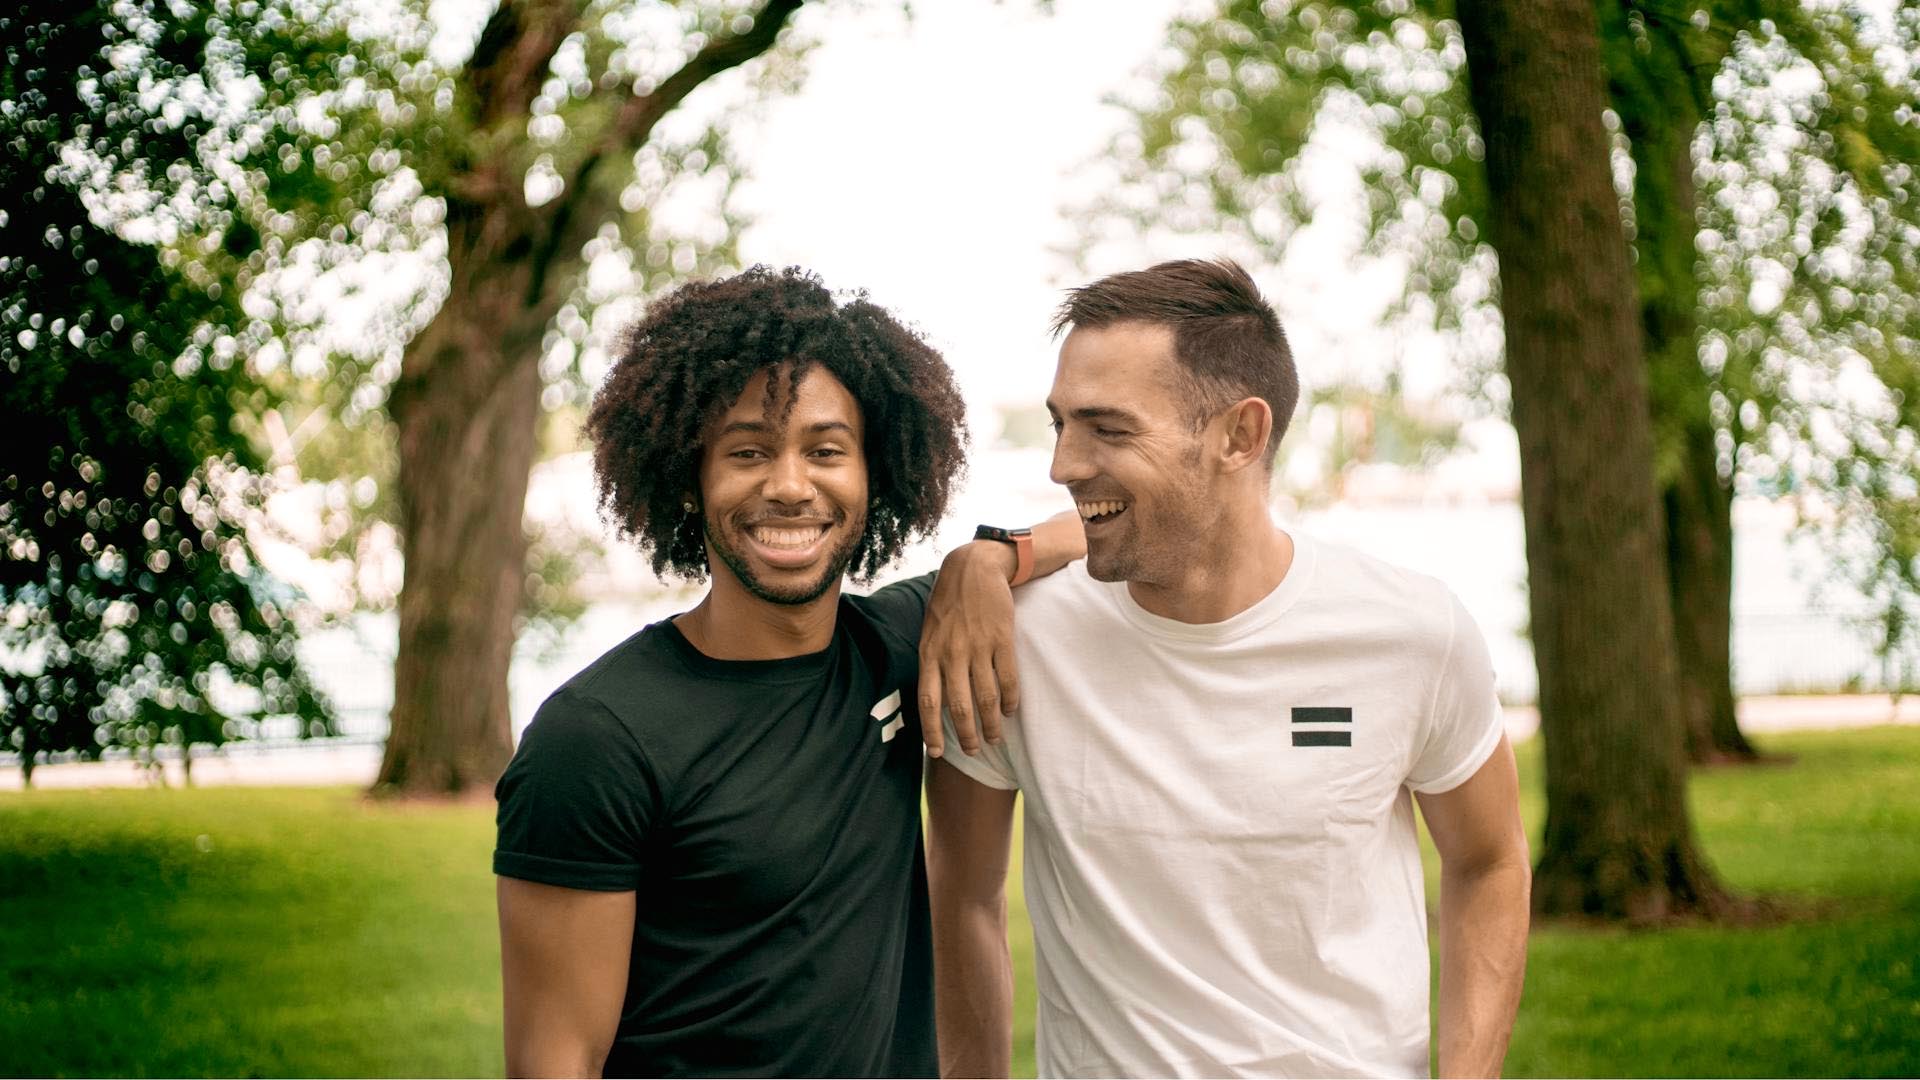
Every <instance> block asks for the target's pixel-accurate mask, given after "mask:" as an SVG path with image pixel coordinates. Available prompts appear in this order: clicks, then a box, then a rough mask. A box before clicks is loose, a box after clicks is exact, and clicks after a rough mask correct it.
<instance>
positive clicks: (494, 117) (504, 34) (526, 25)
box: [466, 0, 580, 128]
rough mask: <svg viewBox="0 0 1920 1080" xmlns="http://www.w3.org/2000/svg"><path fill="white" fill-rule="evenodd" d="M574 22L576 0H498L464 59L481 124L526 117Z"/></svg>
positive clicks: (577, 16)
mask: <svg viewBox="0 0 1920 1080" xmlns="http://www.w3.org/2000/svg"><path fill="white" fill-rule="evenodd" d="M579 21H580V4H579V2H578V0H500V6H499V8H497V9H495V11H494V13H493V17H492V18H490V19H488V20H487V27H486V29H485V30H483V31H481V33H480V41H479V43H478V44H476V45H475V46H474V47H473V56H472V57H471V58H469V59H468V60H467V71H466V81H467V85H468V86H469V87H471V88H472V91H473V96H474V100H475V102H476V108H475V109H474V119H475V120H476V121H477V122H478V123H479V125H480V126H481V127H483V128H484V127H490V126H491V125H493V124H494V123H496V122H498V121H500V120H511V121H516V122H524V121H525V119H526V116H527V112H528V110H530V109H531V108H532V107H533V99H534V98H535V97H536V96H538V95H539V93H540V87H541V86H542V85H543V84H544V83H545V82H546V81H547V68H548V67H549V66H550V65H551V64H552V63H553V54H554V53H556V52H559V51H560V43H561V42H563V41H565V40H566V39H567V35H568V34H571V33H573V30H574V27H575V26H576V25H578V24H579Z"/></svg>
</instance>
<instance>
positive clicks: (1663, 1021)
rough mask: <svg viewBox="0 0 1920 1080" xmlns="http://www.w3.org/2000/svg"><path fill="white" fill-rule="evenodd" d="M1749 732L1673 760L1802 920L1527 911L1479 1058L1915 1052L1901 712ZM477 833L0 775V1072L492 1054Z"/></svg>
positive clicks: (1915, 912) (1723, 854)
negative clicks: (10, 784)
mask: <svg viewBox="0 0 1920 1080" xmlns="http://www.w3.org/2000/svg"><path fill="white" fill-rule="evenodd" d="M1765 746H1766V748H1767V749H1768V750H1770V751H1775V752H1781V753H1788V754H1794V755H1797V756H1798V757H1797V760H1796V761H1795V762H1794V763H1793V764H1792V765H1788V766H1768V767H1762V768H1755V769H1720V770H1709V771H1707V772H1704V773H1702V774H1700V775H1699V776H1698V777H1697V778H1696V779H1695V781H1694V784H1693V790H1692V796H1693V803H1694V809H1695V814H1696V820H1697V822H1698V824H1699V828H1700V831H1701V834H1702V837H1703V841H1704V843H1705V844H1706V846H1707V849H1708V851H1709V852H1710V854H1711V856H1712V858H1713V859H1714V861H1715V863H1716V864H1717V865H1718V867H1719V868H1720V870H1721V872H1722V873H1723V875H1724V876H1725V877H1726V878H1727V879H1728V880H1729V881H1730V882H1731V883H1732V884H1733V885H1735V886H1736V887H1738V888H1741V889H1745V890H1749V891H1760V892H1765V893H1768V894H1771V895H1775V896H1780V897H1784V898H1786V899H1788V900H1789V901H1791V902H1793V903H1796V904H1799V905H1801V906H1803V907H1811V908H1814V909H1816V910H1817V911H1818V912H1819V914H1818V917H1815V918H1810V919H1804V920H1802V921H1797V922H1792V923H1786V924H1782V925H1775V926H1770V927H1761V928H1687V929H1680V930H1666V931H1659V932H1627V931H1617V930H1593V929H1583V928H1572V927H1546V928H1542V929H1540V930H1538V931H1536V932H1535V934H1534V937H1533V941H1532V945H1531V957H1530V966H1529V972H1528V988H1527V995H1526V999H1525V1001H1524V1002H1523V1004H1522V1007H1521V1017H1520V1021H1519V1024H1518V1025H1517V1027H1516V1030H1515V1035H1514V1043H1513V1050H1512V1054H1511V1055H1510V1057H1509V1059H1508V1073H1509V1075H1514V1076H1529V1075H1536V1076H1555V1075H1559V1076H1567V1075H1572V1076H1611V1075H1633V1076H1646V1075H1676V1076H1686V1075H1724V1076H1749V1075H1750V1076H1810V1075H1856V1076H1875V1075H1914V1074H1920V1034H1917V1033H1920V979H1917V978H1916V976H1915V973H1914V963H1915V959H1916V957H1920V799H1916V798H1915V797H1914V796H1913V794H1912V793H1913V792H1914V791H1915V790H1916V789H1917V788H1920V729H1915V728H1904V729H1901V728H1882V729H1873V730H1864V731H1851V732H1833V733H1805V734H1796V735H1792V736H1779V737H1775V738H1770V739H1767V740H1766V741H1765ZM1521 751H1522V752H1521V760H1522V771H1523V784H1524V785H1525V787H1526V789H1527V805H1526V807H1525V810H1526V813H1527V816H1528V821H1529V823H1530V824H1531V825H1532V827H1533V833H1534V835H1536V836H1537V835H1538V828H1539V822H1540V811H1541V803H1540V796H1539V790H1538V788H1539V774H1538V753H1537V751H1538V747H1537V746H1523V747H1522V748H1521ZM492 832H493V828H492V815H491V811H490V808H489V807H487V806H485V805H466V806H434V807H403V808H396V807H389V806H379V805H371V804H368V803H366V802H364V801H362V800H361V799H360V798H358V796H357V795H355V794H354V793H352V792H348V791H341V790H310V789H244V788H222V789H208V790H196V791H178V790H176V791H103V792H54V791H40V792H28V793H21V794H7V795H0V987H4V988H5V991H4V993H0V1073H4V1074H8V1075H20V1074H28V1075H38V1074H45V1075H183V1076H193V1075H262V1076H278V1075H314V1076H335V1075H344V1076H351V1075H398V1076H420V1075H498V1074H499V1073H500V1071H501V1068H502V1060H501V1052H500V1038H499V975H498V950H497V944H496V941H495V928H494V921H493V889H492V882H491V876H490V873H489V867H488V850H489V848H490V846H491V839H492ZM1430 869H1431V868H1430ZM1430 876H1431V875H1430ZM1014 885H1015V887H1014V889H1013V890H1012V893H1011V896H1010V901H1011V907H1012V912H1013V921H1014V934H1013V938H1014V961H1015V967H1016V972H1017V982H1016V986H1017V1003H1016V1008H1015V1018H1016V1027H1017V1031H1016V1051H1015V1071H1016V1073H1018V1074H1022V1075H1032V1071H1033V1042H1032V1040H1033V988H1032V944H1031V934H1030V932H1029V931H1028V928H1027V923H1026V918H1025V909H1024V906H1023V905H1022V903H1021V899H1020V895H1019V889H1018V876H1017V874H1016V877H1015V882H1014Z"/></svg>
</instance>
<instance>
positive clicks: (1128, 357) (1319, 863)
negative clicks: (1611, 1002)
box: [923, 261, 1529, 1076]
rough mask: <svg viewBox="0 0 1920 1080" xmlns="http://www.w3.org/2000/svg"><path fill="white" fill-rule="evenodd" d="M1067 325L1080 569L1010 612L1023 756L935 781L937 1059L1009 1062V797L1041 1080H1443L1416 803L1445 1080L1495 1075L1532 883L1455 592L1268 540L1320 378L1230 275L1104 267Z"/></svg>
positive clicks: (989, 761) (1062, 371)
mask: <svg viewBox="0 0 1920 1080" xmlns="http://www.w3.org/2000/svg"><path fill="white" fill-rule="evenodd" d="M1056 330H1067V331H1069V332H1068V333H1067V336H1066V339H1065V341H1064V342H1063V343H1062V345H1061V349H1060V360H1059V366H1058V368H1057V371H1056V375H1055V379H1054V383H1053V389H1052V393H1051V394H1050V395H1049V397H1048V400H1047V407H1048V410H1049V411H1050V412H1051V413H1052V415H1053V421H1054V430H1055V431H1056V432H1057V433H1058V442H1057V443H1056V445H1055V448H1054V457H1053V467H1052V476H1053V479H1054V480H1055V481H1056V482H1057V483H1060V484H1064V485H1065V486H1066V487H1067V489H1068V490H1069V492H1070V493H1071V494H1072V496H1073V499H1074V502H1075V503H1076V504H1077V506H1078V507H1079V511H1080V516H1081V518H1082V520H1083V523H1084V525H1085V529H1086V540H1087V559H1086V562H1085V563H1084V564H1076V565H1074V566H1071V567H1069V568H1067V569H1066V570H1064V571H1062V572H1061V573H1058V574H1055V575H1053V576H1052V577H1049V578H1048V579H1046V580H1045V581H1042V582H1038V583H1036V584H1035V585H1033V586H1032V587H1030V588H1028V589H1025V590H1022V591H1021V594H1020V595H1019V596H1018V597H1017V599H1016V610H1017V618H1016V620H1015V624H1014V637H1015V656H1016V658H1017V660H1018V663H1019V667H1020V684H1021V685H1020V707H1019V711H1018V715H1017V716H1015V717H1012V718H1010V720H1009V722H1008V723H1007V725H1006V727H1005V732H1004V739H1003V741H1002V742H1001V743H999V744H997V745H996V744H990V745H987V746H985V747H982V748H980V751H979V753H978V754H977V755H974V754H950V755H948V756H947V757H945V758H944V759H942V760H941V761H938V762H935V763H933V764H932V765H931V766H930V772H929V775H928V784H927V786H928V805H929V809H930V815H931V816H930V823H929V836H930V841H929V854H928V866H929V881H930V883H931V886H932V900H933V911H934V941H935V955H936V985H937V987H938V993H937V999H936V1000H937V1008H938V1017H939V1034H940V1054H941V1064H942V1071H943V1073H945V1074H947V1075H950V1076H951V1075H1005V1073H1006V1071H1007V1067H1008V1060H1007V1045H1008V1033H1009V1021H1010V1015H1009V1014H1010V1011H1011V993H1010V982H1009V974H1008V968H1007V954H1006V939H1005V905H1004V900H1003V899H1002V896H1001V892H1002V889H1003V886H1004V875H1005V867H1006V862H1007V852H1008V843H1009V839H1008V836H1009V830H1010V827H1011V821H1012V808H1013V800H1014V792H1015V790H1016V789H1017V790H1019V791H1021V792H1024V793H1025V803H1024V805H1025V821H1026V829H1025V855H1024V860H1025V877H1026V901H1027V907H1028V911H1029V912H1030V914H1031V916H1032V920H1033V930H1034V942H1035V946H1036V949H1037V954H1038V955H1037V966H1038V971H1037V975H1038V991H1039V994H1038V997H1039V1017H1038V1057H1039V1067H1040V1072H1041V1075H1043V1076H1081V1075H1094V1076H1134V1075H1149V1076H1188V1075H1199V1076H1336V1075H1341V1076H1420V1075H1425V1074H1426V1073H1427V1071H1428V1027H1429V1019H1428V989H1427V988H1428V978H1429V973H1428V960H1427V955H1428V954H1427V937H1426V910H1425V905H1424V902H1423V898H1422V876H1421V869H1420V855H1419V848H1418V844H1417V840H1416V833H1415V827H1414V816H1413V801H1414V800H1415V799H1416V798H1417V799H1418V801H1419V803H1420V807H1421V810H1422V811H1423V813H1424V816H1425V818H1426V820H1427V824H1428V828H1429V830H1430V831H1431V833H1432V835H1433V839H1434V843H1435V846H1436V847H1437V848H1438V849H1439V852H1440V856H1441V862H1442V886H1441V902H1440V946H1441V960H1442V965H1441V978H1440V1018H1439V1019H1440V1023H1439V1065H1440V1070H1441V1072H1442V1073H1443V1074H1445V1075H1449V1076H1456V1075H1462V1076H1463V1075H1494V1074H1497V1073H1498V1071H1499V1069H1500V1065H1501V1061H1502V1058H1503V1057H1504V1054H1505V1050H1506V1043H1507V1037H1508V1034H1509V1032H1510V1030H1511V1027H1512V1023H1513V1016H1514V1011H1515V1008H1516V1005H1517V1003H1518V1000H1519V994H1520V983H1521V972H1522V969H1523V965H1524V961H1525V949H1526V927H1527V890H1528V882H1529V873H1528V859H1527V845H1526V838H1525V835H1524V833H1523V832H1522V829H1521V825H1520V818H1519V813H1518V798H1517V792H1516V781H1515V775H1514V765H1513V755H1512V751H1511V749H1510V748H1509V747H1508V745H1507V740H1506V737H1505V735H1504V733H1503V731H1502V728H1501V717H1500V710H1499V708H1498V704H1497V702H1496V701H1495V700H1494V694H1493V674H1492V670H1491V667H1490V663H1489V660H1488V657H1487V652H1486V647H1485V644H1484V642H1483V641H1482V640H1481V636H1480V633H1479V631H1478V629H1477V628H1476V627H1475V626H1474V624H1473V621H1472V619H1471V618H1470V617H1469V616H1468V615H1467V614H1466V612H1465V610H1464V609H1463V608H1462V607H1461V606H1460V603H1459V601H1458V600H1456V599H1455V598H1454V597H1453V595H1452V594H1451V593H1450V592H1449V591H1448V590H1447V588H1446V587H1445V586H1444V585H1442V584H1441V583H1440V582H1438V581H1436V580H1434V579H1432V578H1428V577H1425V576H1423V575H1419V574H1415V573H1411V572H1408V571H1405V570H1401V569H1398V568H1396V567H1392V566H1389V565H1386V564H1384V563H1381V562H1379V561H1377V560H1374V559H1372V558H1369V557H1367V556H1364V555H1361V554H1360V553H1358V552H1355V551H1352V550H1349V549H1346V548H1343V547H1340V546H1337V545H1333V544H1327V543H1322V542H1320V541H1317V540H1314V539H1312V538H1311V537H1310V536H1307V535H1305V534H1303V533H1300V532H1298V531H1297V530H1293V529H1291V528H1282V527H1280V526H1279V525H1277V524H1276V523H1275V522H1274V521H1273V519H1272V517H1271V516H1270V514H1269V510H1268V505H1267V493H1268V488H1269V483H1270V476H1269V474H1270V470H1271V467H1272V461H1273V454H1274V448H1275V447H1276V446H1277V444H1278V443H1279V441H1280V436H1281V434H1282V432H1283V431H1284V430H1285V427H1286V423H1287V419H1288V416H1289V414H1290V413H1291V412H1292V410H1293V407H1294V403H1295V399H1296V398H1297V395H1298V385H1297V382H1296V378H1295V375H1294V370H1293V362H1292V357H1291V354H1290V352H1289V350H1288V347H1287V343H1286V338H1285V336H1284V334H1283V333H1282V331H1281V327H1280V323H1279V320H1278V318H1277V317H1276V316H1275V315H1274V313H1273V311H1272V309H1271V308H1270V307H1269V306H1268V305H1267V304H1266V302H1265V301H1264V300H1263V299H1262V298H1261V297H1260V294H1259V290H1258V289H1257V288H1256V287H1255V286H1254V284H1253V281H1252V279H1251V278H1250V277H1248V275H1247V274H1246V272H1245V271H1244V270H1242V269H1241V268H1240V267H1239V266H1237V265H1234V264H1232V263H1230V262H1224V261H1221V262H1197V261H1187V262H1175V263H1165V264H1162V265H1159V266H1155V267H1152V268H1151V269H1148V270H1144V271H1137V272H1134V273H1128V274H1117V275H1114V276H1112V277H1109V278H1105V279H1103V280H1101V281H1098V282H1095V283H1094V284H1092V285H1089V286H1086V287H1085V288H1082V289H1077V290H1074V292H1073V293H1072V294H1071V296H1070V297H1069V299H1068V300H1067V302H1066V304H1065V305H1064V306H1063V307H1062V309H1061V312H1060V317H1059V320H1058V322H1057V324H1056ZM961 693H963V688H962V689H961V690H958V691H956V692H952V693H950V694H949V695H948V696H949V697H950V698H953V697H958V696H960V694H961ZM950 704H951V706H952V707H953V708H957V709H958V710H959V711H961V712H965V711H967V703H966V702H965V701H964V700H961V701H957V702H951V703H950ZM923 707H924V706H923ZM955 737H956V736H955V735H953V734H952V733H950V734H949V738H955ZM996 874H997V875H998V876H997V877H996Z"/></svg>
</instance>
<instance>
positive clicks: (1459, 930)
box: [1439, 854, 1532, 1077]
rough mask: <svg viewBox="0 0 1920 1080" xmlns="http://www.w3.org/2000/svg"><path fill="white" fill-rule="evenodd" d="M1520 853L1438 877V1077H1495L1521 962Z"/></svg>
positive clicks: (1524, 898)
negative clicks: (1517, 855)
mask: <svg viewBox="0 0 1920 1080" xmlns="http://www.w3.org/2000/svg"><path fill="white" fill-rule="evenodd" d="M1531 877H1532V874H1531V870H1530V869H1529V867H1528V865H1527V860H1526V857H1525V855H1524V854H1522V855H1520V856H1519V857H1516V858H1508V859H1504V860H1501V861H1498V862H1493V863H1489V864H1487V865H1485V866H1481V867H1473V868H1460V869H1458V870H1450V869H1448V868H1446V867H1445V866H1444V864H1443V868H1442V871H1441V876H1440V1025H1439V1026H1440V1061H1439V1066H1440V1075H1441V1076H1443V1077H1460V1076H1474V1077H1479V1076H1488V1077H1490V1076H1499V1075H1500V1069H1501V1066H1502V1064H1503V1063H1504V1061H1505V1060H1506V1056H1507V1040H1508V1038H1509V1037H1510V1036H1511V1035H1512V1033H1513V1018H1514V1013H1515V1012H1516V1011H1517V1010H1518V1008H1519V1005H1520V987H1521V983H1522V980H1523V977H1524V975H1525V973H1526V966H1527V920H1528V902H1529V901H1528V893H1529V888H1530V884H1531Z"/></svg>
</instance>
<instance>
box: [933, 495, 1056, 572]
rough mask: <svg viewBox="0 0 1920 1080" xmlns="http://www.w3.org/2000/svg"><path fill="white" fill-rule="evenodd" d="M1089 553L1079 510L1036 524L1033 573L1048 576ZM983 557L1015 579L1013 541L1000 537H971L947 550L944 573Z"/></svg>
mask: <svg viewBox="0 0 1920 1080" xmlns="http://www.w3.org/2000/svg"><path fill="white" fill-rule="evenodd" d="M1086 557H1087V534H1086V530H1085V528H1084V526H1082V525H1081V523H1080V515H1079V513H1077V512H1075V511H1073V510H1068V511H1065V512H1064V513H1059V514H1055V515H1054V516H1052V517H1050V518H1048V519H1047V520H1045V521H1043V522H1041V523H1040V524H1038V525H1035V526H1034V527H1033V576H1034V577H1037V578H1039V577H1046V576H1047V575H1048V574H1051V573H1053V572H1054V571H1055V570H1058V569H1060V568H1061V567H1063V566H1065V565H1067V564H1068V563H1070V562H1072V561H1073V560H1075V559H1084V558H1086ZM970 559H980V560H983V561H985V562H986V563H988V564H990V565H992V566H993V567H995V568H996V569H997V572H998V573H999V575H1000V579H1001V580H1002V581H1012V580H1013V575H1014V573H1015V572H1016V570H1017V569H1018V566H1019V561H1018V559H1016V558H1015V555H1014V550H1013V545H1011V544H1006V543H1002V542H1001V541H999V540H970V541H968V542H967V543H964V544H962V545H960V546H959V547H957V548H954V549H953V550H952V551H950V552H948V553H947V557H946V560H945V562H944V563H943V564H942V565H941V571H940V572H941V573H943V574H945V573H949V572H951V571H952V570H953V569H954V568H956V567H958V566H959V565H960V564H961V563H962V562H963V561H965V560H970Z"/></svg>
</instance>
